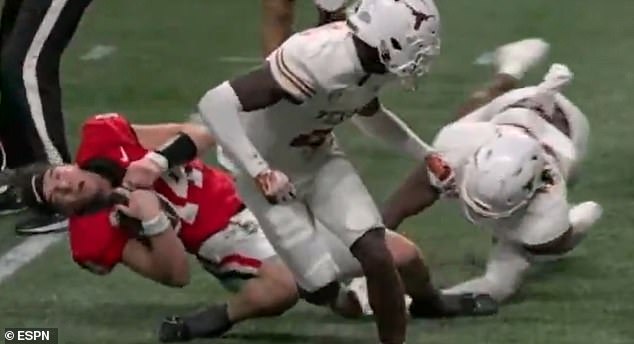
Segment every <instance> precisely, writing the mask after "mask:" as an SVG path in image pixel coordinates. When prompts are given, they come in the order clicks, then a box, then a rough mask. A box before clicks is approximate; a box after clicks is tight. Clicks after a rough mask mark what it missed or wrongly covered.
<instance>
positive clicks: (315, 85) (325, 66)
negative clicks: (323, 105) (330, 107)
mask: <svg viewBox="0 0 634 344" xmlns="http://www.w3.org/2000/svg"><path fill="white" fill-rule="evenodd" d="M349 35H351V32H350V29H348V27H347V26H346V25H345V23H343V22H335V23H332V24H328V25H324V26H320V27H317V28H312V29H309V30H306V31H303V32H299V33H296V34H294V35H293V36H291V37H290V38H289V39H288V40H286V42H284V43H283V44H282V45H281V46H280V47H279V48H278V49H276V50H275V51H273V53H271V55H269V57H268V58H267V60H268V61H269V63H270V66H271V72H272V74H273V77H274V78H275V80H276V81H277V83H278V84H279V85H280V86H281V87H282V88H283V89H284V90H285V91H286V92H288V93H289V94H290V95H291V96H293V98H295V100H297V101H298V102H304V101H307V100H308V99H310V98H312V97H314V96H315V95H316V94H317V93H319V92H323V91H325V92H328V91H329V90H331V89H334V88H336V87H337V84H338V82H339V81H340V80H341V79H342V77H343V78H345V76H343V75H344V74H346V72H348V71H354V70H355V68H356V67H355V62H354V59H352V58H351V55H350V49H349V47H348V45H349V44H350V42H351V39H350V40H347V39H346V38H347V36H349ZM348 41H350V42H348Z"/></svg>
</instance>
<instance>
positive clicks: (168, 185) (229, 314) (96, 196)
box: [21, 113, 488, 341]
mask: <svg viewBox="0 0 634 344" xmlns="http://www.w3.org/2000/svg"><path fill="white" fill-rule="evenodd" d="M180 132H183V133H186V134H187V135H190V136H192V137H197V138H198V139H200V140H208V141H211V140H212V138H211V137H209V135H208V133H207V132H206V130H205V129H204V128H202V127H199V126H198V125H195V124H192V123H185V124H157V125H132V124H130V123H129V122H128V121H127V120H126V119H125V117H123V116H121V115H119V114H115V113H111V114H101V115H97V116H94V117H92V118H90V119H88V120H87V121H86V122H85V123H84V125H83V128H82V134H81V141H80V142H81V143H80V147H79V150H78V153H77V161H76V164H73V165H60V166H36V167H34V168H33V169H32V170H31V171H28V172H27V173H24V172H26V171H23V173H21V174H22V177H23V178H21V179H22V180H23V183H22V187H21V189H22V190H26V191H27V192H23V196H24V198H25V201H26V203H28V204H31V205H32V206H38V207H41V208H46V209H48V210H55V211H60V212H63V213H65V214H69V215H70V226H69V232H70V246H71V251H72V256H73V259H74V260H75V262H77V263H78V264H79V265H80V266H82V267H84V268H86V269H88V270H90V271H91V272H93V273H97V274H107V273H109V272H110V271H111V270H112V269H113V268H114V266H116V265H117V264H118V263H123V264H124V265H126V266H127V267H129V268H130V269H131V270H133V271H135V272H136V273H138V274H140V275H142V276H144V277H146V278H150V279H152V280H154V281H157V282H159V283H162V284H165V285H168V286H174V287H182V286H184V285H186V284H187V283H188V282H189V269H188V264H187V260H186V252H189V253H191V254H193V255H195V256H196V257H197V258H198V260H199V261H200V262H201V264H202V265H203V267H204V268H205V269H206V270H207V271H209V272H211V273H212V274H214V275H215V276H216V277H217V278H218V279H219V280H220V281H221V282H222V283H223V285H224V286H225V287H227V288H228V289H230V290H232V291H236V292H237V293H236V294H235V295H234V296H233V297H232V298H231V299H230V300H229V301H228V302H226V303H223V304H220V305H214V306H211V307H209V308H207V309H205V310H204V311H202V312H198V313H195V314H191V315H188V316H184V317H169V318H168V319H166V320H165V321H164V322H163V323H162V325H161V331H160V339H161V340H162V341H183V340H188V339H191V338H197V337H215V336H218V335H220V334H222V333H224V332H226V331H227V330H228V329H230V328H231V327H232V325H233V324H235V323H237V322H239V321H242V320H246V319H249V318H255V317H263V316H275V315H279V314H281V313H282V312H284V311H285V310H287V309H289V308H290V307H292V306H293V305H294V304H295V303H296V301H297V299H298V297H299V296H298V291H297V287H296V284H295V280H294V278H293V275H292V274H291V272H290V271H289V270H288V268H287V267H286V266H285V265H284V264H283V263H282V262H281V260H279V259H277V258H276V254H275V252H274V250H273V248H272V247H271V245H270V244H269V243H268V241H267V240H266V238H265V237H264V235H263V232H262V231H261V229H260V227H259V225H258V223H257V222H256V220H255V218H254V217H253V215H251V213H250V212H249V211H248V210H247V209H245V208H244V205H243V204H242V202H241V201H240V199H239V198H238V196H237V193H236V191H235V189H234V185H233V182H232V180H231V177H229V176H228V175H227V174H225V173H224V172H222V171H220V170H217V169H214V168H211V167H209V166H207V165H205V164H204V163H202V162H201V161H200V160H197V159H193V160H192V161H190V162H188V163H186V164H185V165H183V166H182V167H175V168H172V169H171V170H170V173H168V174H166V175H164V176H163V177H161V178H160V179H159V180H158V181H157V182H156V183H155V184H154V185H153V190H142V189H140V190H134V191H129V190H126V189H124V188H121V187H119V186H120V185H121V180H122V179H123V176H124V174H125V169H126V168H127V166H128V164H129V163H130V162H131V161H134V160H137V159H139V158H141V157H143V156H144V155H146V154H147V153H148V151H149V150H151V149H155V148H158V147H161V146H162V145H163V144H164V143H165V142H166V141H168V140H169V139H170V138H172V137H174V136H176V135H177V134H178V133H180ZM24 185H26V186H24ZM324 232H325V233H327V231H324ZM387 238H388V246H389V248H390V251H391V252H392V254H393V256H394V259H395V261H396V262H397V263H398V265H399V270H400V272H401V277H402V278H403V280H404V281H405V284H406V286H407V287H408V288H407V292H408V294H409V295H410V296H411V297H412V298H413V299H414V301H415V303H414V305H415V308H416V309H417V311H416V312H415V313H417V314H414V315H418V316H429V317H432V316H452V315H480V314H483V310H482V309H480V308H478V307H480V305H478V304H477V302H478V301H482V299H477V298H474V297H471V298H469V297H457V298H456V297H446V296H440V295H439V293H438V292H437V290H436V289H435V288H434V287H433V286H432V284H431V282H430V278H429V275H428V272H427V268H426V266H425V264H424V262H423V260H422V257H421V254H420V252H419V250H418V249H417V247H416V246H415V244H413V243H412V242H411V241H409V240H407V239H406V238H405V237H403V236H400V235H399V234H396V233H390V234H389V235H388V237H387ZM341 254H349V253H348V250H347V249H346V247H343V246H342V248H341ZM360 272H361V268H360V267H359V274H360ZM349 277H353V276H349ZM245 281H246V283H237V282H245ZM346 296H350V297H352V294H347V293H346V291H345V290H342V291H341V292H340V293H339V297H338V298H337V299H336V300H332V304H331V307H333V309H334V310H335V311H337V312H338V313H339V314H342V315H360V314H361V309H360V305H358V304H356V303H355V300H354V299H348V298H347V297H346ZM474 303H475V304H474ZM487 312H488V311H487Z"/></svg>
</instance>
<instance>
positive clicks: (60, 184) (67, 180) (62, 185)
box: [42, 165, 103, 213]
mask: <svg viewBox="0 0 634 344" xmlns="http://www.w3.org/2000/svg"><path fill="white" fill-rule="evenodd" d="M43 178H44V179H43V181H42V183H43V194H44V197H45V199H46V202H48V203H50V204H54V205H55V206H56V207H57V208H60V209H63V210H64V211H65V212H68V213H73V212H74V211H76V210H78V209H81V208H82V207H84V206H86V205H87V204H88V203H90V202H91V201H92V200H93V199H95V198H96V197H97V196H99V195H100V193H101V191H102V190H101V186H102V184H103V183H100V179H99V178H100V177H99V176H97V175H96V174H94V173H91V172H88V171H85V170H82V169H81V168H79V167H78V166H77V165H62V166H55V167H53V168H50V169H49V170H48V171H46V173H44V177H43Z"/></svg>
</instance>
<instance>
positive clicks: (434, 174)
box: [425, 153, 457, 193]
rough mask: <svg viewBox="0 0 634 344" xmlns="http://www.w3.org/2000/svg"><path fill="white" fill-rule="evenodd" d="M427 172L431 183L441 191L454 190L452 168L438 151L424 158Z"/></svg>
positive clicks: (454, 181)
mask: <svg viewBox="0 0 634 344" xmlns="http://www.w3.org/2000/svg"><path fill="white" fill-rule="evenodd" d="M425 164H426V165H427V174H428V175H429V181H430V182H431V185H433V186H434V187H436V188H437V189H438V190H439V191H440V192H441V193H453V192H457V190H456V180H455V179H456V176H455V174H454V171H453V169H452V168H451V166H449V164H448V163H447V162H446V161H445V160H444V159H443V157H442V156H441V155H440V154H438V153H432V154H429V155H428V156H427V157H426V158H425Z"/></svg>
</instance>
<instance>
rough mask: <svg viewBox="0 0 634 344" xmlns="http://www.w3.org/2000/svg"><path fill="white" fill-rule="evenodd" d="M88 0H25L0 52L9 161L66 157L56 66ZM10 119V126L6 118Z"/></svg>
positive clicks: (3, 122)
mask: <svg viewBox="0 0 634 344" xmlns="http://www.w3.org/2000/svg"><path fill="white" fill-rule="evenodd" d="M90 2H91V1H90V0H23V2H22V6H21V8H20V10H19V13H18V16H17V19H16V21H15V25H14V27H13V30H12V31H11V34H10V35H9V37H8V38H7V39H6V41H4V42H3V47H2V55H1V58H0V67H1V68H0V86H1V91H2V113H1V114H0V116H1V117H3V119H2V120H1V121H0V125H1V126H2V129H0V138H1V139H2V141H3V144H4V146H5V150H6V152H7V158H8V166H9V167H18V166H20V165H24V164H28V163H31V162H34V161H36V160H44V161H49V162H51V163H61V162H69V161H70V153H69V150H68V146H67V143H66V137H65V128H64V117H63V115H62V105H61V89H60V80H59V68H60V59H61V55H62V53H63V52H64V50H65V48H66V46H67V45H68V43H69V42H70V40H71V38H72V37H73V34H74V33H75V30H76V29H77V25H78V23H79V21H80V20H81V17H82V15H83V13H84V10H85V9H86V7H87V6H88V5H89V4H90ZM7 122H8V123H11V124H14V125H12V126H10V127H8V126H7V125H6V123H7Z"/></svg>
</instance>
